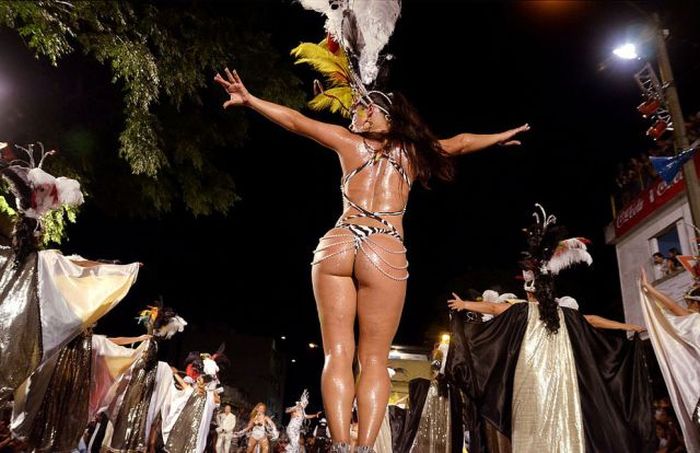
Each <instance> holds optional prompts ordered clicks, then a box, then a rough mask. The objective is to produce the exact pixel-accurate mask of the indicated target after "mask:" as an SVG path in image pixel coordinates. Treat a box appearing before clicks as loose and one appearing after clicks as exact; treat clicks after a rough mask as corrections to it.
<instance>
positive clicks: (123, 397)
mask: <svg viewBox="0 0 700 453" xmlns="http://www.w3.org/2000/svg"><path fill="white" fill-rule="evenodd" d="M138 321H139V323H140V324H142V325H144V326H145V327H146V331H147V333H148V335H149V336H150V338H149V339H148V340H147V341H146V343H145V345H144V351H143V354H142V355H141V357H140V358H139V359H138V360H137V361H136V363H134V365H133V366H132V367H131V369H130V370H129V373H127V374H126V375H124V376H123V378H122V379H121V380H120V381H119V382H118V383H117V385H116V386H115V390H114V391H115V393H116V395H117V396H116V397H115V398H114V401H113V403H112V405H111V406H110V408H109V416H110V427H111V429H109V428H108V431H107V434H106V435H105V439H104V441H103V446H104V447H105V449H106V450H107V451H111V452H121V453H131V452H143V451H146V450H147V449H148V446H149V436H150V434H151V426H152V424H153V421H154V420H155V419H156V418H157V416H158V415H159V414H160V413H161V409H162V408H163V406H164V404H165V403H166V401H168V400H169V398H170V393H171V392H172V391H173V390H174V387H173V384H174V383H173V379H172V370H171V368H170V365H168V364H167V363H165V362H160V361H158V343H159V342H160V341H162V340H169V339H170V338H172V337H173V335H175V334H176V333H178V332H182V331H183V330H184V329H185V326H186V325H187V322H186V321H185V320H184V319H182V318H181V317H180V316H178V315H177V313H176V312H175V311H174V310H173V309H172V308H169V307H163V304H162V302H161V301H158V302H157V303H156V304H155V305H154V306H149V307H148V308H147V309H145V310H143V311H141V313H140V314H139V317H138Z"/></svg>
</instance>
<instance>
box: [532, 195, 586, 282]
mask: <svg viewBox="0 0 700 453" xmlns="http://www.w3.org/2000/svg"><path fill="white" fill-rule="evenodd" d="M535 208H536V209H535V212H534V213H533V214H532V216H533V217H534V219H535V222H534V223H533V224H532V225H530V226H529V227H528V228H527V229H525V233H526V234H527V244H528V250H527V251H525V252H523V260H522V261H521V265H522V268H523V280H524V281H525V291H528V292H534V291H535V281H536V280H537V278H538V277H539V276H540V275H547V274H551V275H553V276H556V275H558V274H559V273H560V272H561V271H562V270H564V269H568V268H569V267H571V266H574V265H575V264H579V263H586V264H588V265H591V264H592V263H593V258H592V257H591V255H590V254H589V253H588V248H587V245H588V244H590V241H589V240H588V239H586V238H582V237H575V238H569V239H563V236H564V235H565V233H566V231H565V229H564V228H563V227H561V226H560V225H558V224H557V218H556V217H555V216H553V215H547V212H546V211H545V209H544V207H542V205H540V204H539V203H537V204H535Z"/></svg>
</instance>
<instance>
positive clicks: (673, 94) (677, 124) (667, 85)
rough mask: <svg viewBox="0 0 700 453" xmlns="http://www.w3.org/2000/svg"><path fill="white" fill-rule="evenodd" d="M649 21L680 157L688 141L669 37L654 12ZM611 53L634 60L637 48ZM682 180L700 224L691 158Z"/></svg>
mask: <svg viewBox="0 0 700 453" xmlns="http://www.w3.org/2000/svg"><path fill="white" fill-rule="evenodd" d="M652 18H653V28H652V31H653V33H652V34H651V36H652V37H653V39H654V44H656V62H657V64H658V66H659V74H660V76H661V85H662V89H663V97H664V100H665V101H666V105H667V106H668V113H669V114H670V116H671V121H672V124H673V145H674V150H675V153H676V154H679V153H681V152H683V151H685V150H687V149H688V148H689V146H690V141H689V140H688V135H687V134H686V130H685V118H684V117H683V110H682V109H681V103H680V100H679V99H678V91H677V90H676V83H675V81H674V80H673V71H672V70H671V60H670V59H669V57H668V49H667V48H666V38H667V37H668V35H669V31H668V30H667V29H664V28H663V27H662V26H661V19H660V18H659V15H658V14H656V13H654V14H653V15H652ZM613 54H615V56H617V57H619V58H623V59H632V58H637V52H636V46H635V45H634V44H632V43H626V44H624V45H623V46H620V47H618V48H617V49H615V50H614V51H613ZM632 55H634V56H632ZM669 129H670V128H669ZM683 179H684V180H685V192H686V197H687V198H688V204H689V205H690V214H691V216H692V218H693V223H694V224H695V225H700V185H699V184H698V176H697V173H696V172H695V162H694V160H693V159H690V160H689V161H688V162H686V163H685V164H684V165H683Z"/></svg>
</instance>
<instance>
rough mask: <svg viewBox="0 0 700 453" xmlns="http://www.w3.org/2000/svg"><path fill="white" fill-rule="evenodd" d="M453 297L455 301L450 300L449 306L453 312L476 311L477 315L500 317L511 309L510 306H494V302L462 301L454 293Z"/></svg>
mask: <svg viewBox="0 0 700 453" xmlns="http://www.w3.org/2000/svg"><path fill="white" fill-rule="evenodd" d="M452 296H453V297H454V299H450V300H448V301H447V305H448V306H449V307H450V308H451V309H452V310H457V311H461V310H469V311H474V312H476V313H483V314H486V315H494V316H498V315H500V314H501V313H503V312H504V311H506V310H508V309H509V308H510V307H511V305H510V304H494V303H493V302H472V301H468V300H462V299H460V298H459V296H458V295H457V294H455V293H452Z"/></svg>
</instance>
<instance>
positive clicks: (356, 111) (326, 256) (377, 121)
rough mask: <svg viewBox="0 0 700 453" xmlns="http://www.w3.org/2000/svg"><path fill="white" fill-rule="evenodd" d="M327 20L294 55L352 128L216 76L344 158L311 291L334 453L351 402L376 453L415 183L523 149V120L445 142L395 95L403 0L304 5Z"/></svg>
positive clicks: (323, 99) (316, 102) (343, 438)
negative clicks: (393, 54)
mask: <svg viewBox="0 0 700 453" xmlns="http://www.w3.org/2000/svg"><path fill="white" fill-rule="evenodd" d="M301 3H302V5H303V6H304V7H306V8H308V9H313V10H316V11H319V12H321V13H323V14H324V15H326V17H327V22H326V29H327V31H328V37H327V39H324V40H323V42H321V43H320V44H313V43H303V44H301V45H300V46H299V47H297V48H296V49H294V51H293V54H294V55H296V56H297V57H298V58H299V59H298V63H309V64H311V65H312V66H314V67H315V68H316V69H318V70H320V71H321V72H322V73H323V75H324V76H325V77H326V78H327V80H328V82H329V83H330V85H331V86H330V87H329V88H328V89H327V90H325V89H324V88H323V87H322V86H321V84H320V83H318V82H316V83H315V88H316V90H317V91H318V92H319V94H318V95H317V96H316V98H314V99H313V100H312V101H311V103H310V105H311V107H312V108H316V109H323V108H328V109H330V110H331V111H336V112H340V113H342V114H343V115H344V116H345V117H352V124H351V125H350V130H348V129H346V128H344V127H341V126H337V125H334V124H328V123H323V122H320V121H316V120H313V119H311V118H308V117H306V116H304V115H302V114H301V113H299V112H297V111H295V110H292V109H289V108H287V107H284V106H281V105H278V104H274V103H272V102H268V101H265V100H263V99H260V98H258V97H256V96H253V95H252V94H250V93H249V92H248V91H247V89H246V87H245V85H244V84H243V82H242V80H241V78H240V77H239V75H238V74H237V73H236V71H233V72H230V71H229V70H228V69H226V78H223V77H222V76H221V75H219V74H217V75H216V78H215V80H216V81H217V82H218V83H219V84H221V85H222V86H223V87H224V88H225V89H226V92H227V93H228V94H229V100H228V101H226V102H225V103H224V107H225V108H228V107H234V106H245V107H249V108H250V109H252V110H255V111H256V112H258V113H260V114H261V115H263V116H264V117H266V118H267V119H269V120H270V121H272V122H273V123H276V124H278V125H279V126H281V127H284V128H285V129H287V130H289V131H291V132H293V133H296V134H299V135H302V136H305V137H308V138H310V139H312V140H315V141H316V142H318V143H320V144H321V145H322V146H324V147H326V148H330V149H332V150H334V151H335V152H336V153H337V154H338V157H339V160H340V165H341V168H342V169H343V173H344V175H343V177H342V181H341V192H342V196H343V204H344V208H343V214H342V216H341V217H340V219H339V220H338V222H337V223H336V225H335V227H334V228H333V229H331V230H330V231H329V232H328V233H327V234H326V235H325V236H324V237H323V238H321V240H320V243H319V246H318V248H317V249H316V250H315V255H314V259H313V262H312V280H313V286H314V295H315V298H316V302H317V307H318V310H319V319H320V322H321V330H322V335H323V346H324V353H325V358H326V363H325V366H324V368H323V374H322V384H321V388H322V394H323V402H324V406H325V413H326V416H327V417H328V423H329V427H330V431H331V435H332V438H333V441H334V443H335V446H334V449H335V450H334V451H347V450H348V449H349V442H350V423H351V413H352V404H353V401H354V400H355V399H357V404H358V409H359V428H358V430H359V431H358V444H359V446H360V447H359V451H362V452H365V451H371V450H372V445H374V442H375V439H376V437H377V433H378V431H379V429H380V426H381V424H382V421H383V420H384V413H385V411H386V407H387V402H388V399H389V393H390V381H389V377H388V375H387V371H386V365H387V357H388V355H389V348H390V345H391V342H392V339H393V337H394V334H395V333H396V329H397V327H398V323H399V319H400V318H401V310H402V308H403V303H404V299H405V292H406V279H407V278H408V262H407V261H406V249H405V247H404V244H403V227H402V219H403V215H404V213H405V211H406V202H407V200H408V194H409V191H410V188H411V185H412V184H413V182H415V181H418V182H420V183H422V184H424V185H426V184H427V182H428V180H429V179H430V178H431V177H433V176H434V177H436V178H438V179H442V180H450V179H451V178H452V176H453V164H452V161H451V159H450V158H451V157H452V156H456V155H460V154H466V153H470V152H474V151H478V150H481V149H484V148H487V147H489V146H491V145H496V144H503V145H515V144H519V142H518V141H517V140H514V136H515V135H516V134H518V133H519V132H522V131H525V130H528V128H529V127H528V126H527V125H524V126H521V127H519V128H516V129H512V130H509V131H506V132H502V133H498V134H488V135H477V134H467V133H465V134H459V135H457V136H455V137H452V138H449V139H446V140H439V139H438V138H437V137H435V136H434V135H433V134H432V133H431V132H430V129H429V128H428V127H427V126H426V124H425V123H424V122H423V121H422V120H421V119H420V116H419V115H418V114H417V112H416V111H415V110H414V109H413V108H412V107H411V105H410V104H409V102H408V101H407V100H406V98H405V97H404V96H403V95H401V94H400V93H391V92H389V91H385V90H386V76H387V71H386V69H387V68H386V65H385V64H384V63H385V62H386V61H387V60H388V59H389V57H388V56H381V57H380V55H379V53H380V51H382V49H383V48H384V47H385V45H386V43H387V42H388V40H389V37H390V36H391V34H392V33H393V30H394V25H395V22H396V20H397V18H398V16H399V13H400V2H399V1H398V0H368V1H363V2H359V1H330V2H329V1H326V0H301ZM356 318H357V319H358V320H359V340H358V345H357V346H358V358H359V364H360V376H359V378H358V380H357V386H356V385H355V384H356V382H355V379H354V377H353V368H352V363H353V358H354V355H355V346H356V344H355V338H354V330H353V328H354V323H355V319H356Z"/></svg>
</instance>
